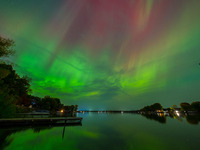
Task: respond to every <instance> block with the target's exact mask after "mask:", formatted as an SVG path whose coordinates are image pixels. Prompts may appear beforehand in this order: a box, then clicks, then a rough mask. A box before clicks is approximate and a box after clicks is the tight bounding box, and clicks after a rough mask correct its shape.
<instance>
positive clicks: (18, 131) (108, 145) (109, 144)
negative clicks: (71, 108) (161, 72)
mask: <svg viewBox="0 0 200 150" xmlns="http://www.w3.org/2000/svg"><path fill="white" fill-rule="evenodd" d="M77 116H78V117H83V121H82V126H66V127H65V128H64V127H45V128H44V127H43V128H40V127H37V128H8V129H0V144H1V146H0V149H5V150H15V149H16V150H61V149H62V150H63V149H65V150H108V149H109V150H150V149H152V150H157V149H159V150H169V149H172V150H178V149H181V150H193V149H199V143H200V134H199V131H200V125H199V116H194V117H193V116H192V117H190V116H189V117H188V116H186V117H185V116H180V115H178V116H177V115H176V116H173V117H163V116H159V115H157V116H158V117H155V116H154V117H151V116H142V115H140V114H128V113H124V114H121V113H118V114H108V113H84V114H83V113H79V114H77ZM63 131H64V135H63Z"/></svg>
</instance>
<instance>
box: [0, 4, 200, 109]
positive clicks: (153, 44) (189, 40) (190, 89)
mask: <svg viewBox="0 0 200 150" xmlns="http://www.w3.org/2000/svg"><path fill="white" fill-rule="evenodd" d="M199 8H200V1H198V0H189V1H188V0H177V1H175V0H58V1H55V0H47V1H41V0H34V1H27V0H0V35H2V36H4V37H8V38H11V39H13V40H14V41H15V44H16V46H15V50H16V53H15V55H14V56H12V57H10V59H9V61H10V62H12V63H14V64H15V69H16V70H17V72H18V73H19V74H20V75H28V76H29V77H30V78H32V81H31V89H32V94H33V95H36V96H45V95H51V96H53V97H58V98H60V99H61V101H62V103H64V104H78V105H79V107H80V109H138V108H140V107H141V106H144V105H148V104H152V103H154V102H159V103H162V104H163V106H164V107H169V106H172V105H173V104H176V105H178V104H179V103H180V102H183V101H187V102H192V101H195V100H200V95H199V89H200V66H199V62H200V18H199V14H200V9H199Z"/></svg>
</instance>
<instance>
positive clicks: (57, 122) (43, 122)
mask: <svg viewBox="0 0 200 150" xmlns="http://www.w3.org/2000/svg"><path fill="white" fill-rule="evenodd" d="M82 119H83V118H81V117H55V118H10V119H0V127H10V126H15V127H16V126H67V125H81V124H82Z"/></svg>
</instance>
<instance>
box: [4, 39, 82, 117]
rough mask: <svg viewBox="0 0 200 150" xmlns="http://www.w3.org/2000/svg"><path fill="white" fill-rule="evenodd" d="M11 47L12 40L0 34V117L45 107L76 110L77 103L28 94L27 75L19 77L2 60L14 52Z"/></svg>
mask: <svg viewBox="0 0 200 150" xmlns="http://www.w3.org/2000/svg"><path fill="white" fill-rule="evenodd" d="M13 47H14V41H13V40H10V39H6V38H3V37H1V36H0V110H1V113H0V118H2V117H10V116H13V114H15V113H18V112H28V111H31V110H33V109H45V110H49V111H51V112H55V111H58V110H60V109H66V111H67V112H72V111H77V109H78V106H77V105H71V106H64V105H63V104H62V103H61V102H60V99H58V98H52V97H50V96H45V97H44V98H40V97H37V96H33V95H30V94H29V93H30V92H31V88H30V81H31V79H30V78H29V77H27V76H22V77H21V76H20V75H18V74H17V73H16V70H14V69H13V66H12V65H10V64H7V63H6V62H5V61H4V58H5V57H8V56H10V55H12V54H14V50H13Z"/></svg>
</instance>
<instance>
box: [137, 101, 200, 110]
mask: <svg viewBox="0 0 200 150" xmlns="http://www.w3.org/2000/svg"><path fill="white" fill-rule="evenodd" d="M176 107H177V106H176V105H173V107H170V108H166V110H169V111H170V110H174V109H175V108H176ZM180 109H181V110H182V111H196V112H200V101H196V102H192V103H191V104H189V103H186V102H184V103H180ZM157 110H163V106H162V105H161V104H160V103H155V104H153V105H150V106H145V107H143V108H142V109H140V111H144V112H148V111H157Z"/></svg>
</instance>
